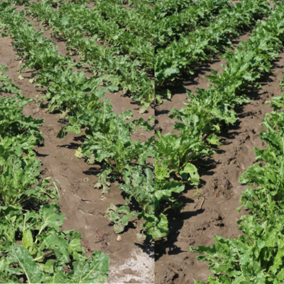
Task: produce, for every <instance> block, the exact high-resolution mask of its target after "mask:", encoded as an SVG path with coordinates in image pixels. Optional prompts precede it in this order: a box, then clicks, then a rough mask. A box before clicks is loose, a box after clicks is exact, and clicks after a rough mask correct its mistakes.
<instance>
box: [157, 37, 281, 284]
mask: <svg viewBox="0 0 284 284" xmlns="http://www.w3.org/2000/svg"><path fill="white" fill-rule="evenodd" d="M248 35H249V34H247V35H244V36H242V37H241V40H246V39H247V38H248ZM235 43H236V44H237V43H238V41H236V42H235ZM221 64H225V61H224V60H220V59H218V60H215V61H214V62H213V63H212V64H211V65H206V66H203V67H202V68H201V69H200V70H199V74H198V76H197V77H195V78H193V79H192V80H191V81H189V82H188V83H186V84H185V87H186V89H187V90H189V91H190V92H193V93H194V92H195V90H196V88H208V86H207V84H208V80H207V79H206V78H205V77H204V76H205V75H209V73H210V70H211V69H213V70H217V71H218V72H221V70H222V69H221ZM283 67H284V53H282V54H281V55H280V57H279V60H278V61H277V62H275V64H274V69H273V70H272V72H271V74H269V75H268V76H266V77H264V78H262V79H261V80H260V83H261V85H262V89H261V90H259V91H255V92H251V93H249V94H248V95H249V97H250V98H251V103H250V104H247V105H244V106H243V107H239V108H238V110H237V111H238V117H239V119H238V122H237V123H236V125H235V126H233V127H230V128H229V130H228V131H227V132H223V133H222V134H221V137H222V140H221V142H222V143H223V145H222V146H221V147H218V148H216V154H215V155H214V156H213V157H212V159H208V160H207V161H203V164H206V165H207V166H206V167H203V168H202V170H201V172H200V175H201V180H202V181H201V186H200V188H199V190H201V192H202V195H198V194H196V193H197V192H196V191H195V190H194V189H190V190H187V191H185V192H184V193H183V194H182V196H181V198H180V200H181V201H182V202H184V203H185V207H184V208H183V210H182V211H181V214H175V213H174V212H172V211H170V210H169V211H168V212H167V213H168V217H169V223H170V232H171V233H170V235H169V236H168V238H166V239H162V240H159V241H157V242H156V243H155V259H156V260H155V275H156V280H155V283H157V284H166V283H174V284H184V283H187V284H192V283H194V281H195V280H199V281H207V277H208V274H209V272H208V266H207V263H206V262H198V261H197V260H196V254H194V253H191V252H189V247H190V246H194V247H197V246H198V245H205V246H208V245H212V244H213V243H214V235H219V236H222V237H228V238H234V237H237V236H238V235H240V234H242V232H241V231H239V230H238V225H237V223H236V221H237V220H238V219H239V218H240V216H241V215H244V214H245V210H242V211H241V212H237V210H236V209H237V208H238V207H239V206H240V203H239V200H240V196H241V193H242V191H243V190H244V189H245V188H246V186H244V185H242V184H240V183H239V181H238V179H239V177H240V176H241V174H242V173H243V172H244V171H245V169H247V167H249V166H250V165H252V164H253V163H254V161H255V154H254V152H253V148H254V147H258V148H264V146H265V144H264V143H263V142H262V141H261V140H260V138H259V132H260V131H261V130H264V127H263V126H262V120H263V118H264V116H265V114H266V113H267V112H270V111H271V108H270V105H265V104H264V103H265V101H266V100H269V99H270V98H271V97H274V96H277V95H280V94H281V90H280V87H279V83H280V81H281V80H282V77H283V76H282V71H283ZM273 74H274V75H273ZM186 101H187V96H186V93H185V89H181V90H177V91H176V92H175V94H174V95H173V98H172V100H171V101H169V102H165V103H164V104H163V105H161V106H159V107H158V108H157V109H156V114H155V118H156V122H157V126H156V128H157V129H161V130H162V133H163V134H165V133H168V132H171V133H173V131H172V129H173V124H174V121H173V120H172V119H169V118H168V117H167V115H168V114H169V113H170V110H171V109H172V108H176V109H180V108H182V107H184V105H183V103H184V102H186ZM203 197H204V198H203Z"/></svg>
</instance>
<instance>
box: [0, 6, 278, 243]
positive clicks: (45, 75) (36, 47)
mask: <svg viewBox="0 0 284 284" xmlns="http://www.w3.org/2000/svg"><path fill="white" fill-rule="evenodd" d="M2 7H3V12H1V14H0V20H1V22H2V25H3V26H4V27H6V28H8V31H9V34H10V36H11V37H12V38H13V39H14V46H15V47H16V48H17V49H18V51H19V52H20V53H21V55H22V56H24V58H25V66H26V67H28V68H31V69H33V70H38V71H37V72H35V74H34V75H35V76H36V77H34V80H36V81H37V83H39V84H40V85H41V86H45V87H47V96H46V98H47V99H49V107H50V110H51V111H52V110H55V109H58V110H60V111H62V112H65V115H68V120H69V125H68V126H64V127H63V129H62V130H61V132H60V133H59V136H60V137H62V136H64V135H66V133H67V132H68V131H71V132H74V133H79V132H80V131H81V132H83V133H84V134H85V135H86V139H85V141H84V143H83V145H82V147H81V148H80V149H79V151H78V152H77V156H79V157H81V158H85V159H86V161H87V162H88V163H89V164H93V163H100V164H101V167H102V171H101V173H100V174H99V176H98V178H99V181H98V183H97V184H96V186H102V187H104V189H105V190H107V188H108V186H109V184H110V182H111V181H115V180H119V181H123V183H124V184H123V185H121V186H120V188H121V190H123V191H124V192H125V193H126V194H127V196H128V198H127V200H126V201H127V204H126V206H122V207H120V208H116V207H114V206H112V207H111V208H110V210H109V211H108V216H109V218H110V219H111V220H113V222H114V223H115V225H116V226H115V228H116V229H117V232H118V231H121V230H123V228H124V226H125V225H126V224H127V223H128V221H129V220H130V218H131V217H132V216H139V217H141V218H143V219H144V220H146V223H145V225H144V227H143V230H144V232H145V233H146V234H148V235H149V236H151V237H153V238H155V237H163V236H166V235H167V233H168V227H167V218H166V216H165V215H164V214H163V213H162V212H163V207H164V206H165V204H168V205H171V206H173V207H178V206H179V204H178V202H177V200H176V199H173V198H172V193H173V192H175V193H180V192H182V191H183V189H184V183H189V184H191V185H198V184H199V175H198V172H197V168H196V167H195V166H194V164H193V163H194V162H195V161H196V160H200V159H202V158H203V157H204V156H210V155H212V154H213V151H212V148H211V146H210V144H219V143H218V140H219V138H218V137H217V136H216V133H218V131H219V130H220V128H221V126H222V123H234V122H235V120H236V114H235V112H234V111H233V110H232V109H231V108H233V107H234V106H235V105H236V104H241V103H245V102H248V101H249V100H248V98H246V97H244V96H241V93H242V91H243V90H244V89H246V88H247V86H248V85H250V84H252V83H253V82H254V81H255V80H256V79H257V78H259V76H260V74H262V73H265V72H268V71H269V69H270V68H271V63H270V62H271V60H273V59H274V58H275V57H277V52H278V51H279V49H280V46H281V42H279V40H278V39H277V35H278V34H277V31H278V29H279V28H278V26H276V27H275V25H276V21H274V22H273V21H272V20H270V22H269V23H270V25H271V26H267V25H266V22H265V21H263V22H262V24H261V25H259V26H258V27H257V28H256V30H255V31H254V32H253V34H252V36H251V38H250V39H249V40H248V42H246V43H241V44H240V47H239V48H238V49H237V50H236V52H235V53H233V52H230V51H228V52H227V54H226V55H225V58H226V59H227V61H228V64H227V67H224V68H223V71H224V72H223V73H222V74H220V75H217V73H214V72H213V73H214V75H213V76H210V78H209V79H210V80H211V81H212V82H213V83H214V84H215V85H211V86H210V89H209V90H199V91H198V93H197V95H196V96H193V95H190V96H191V101H190V103H189V104H188V106H187V108H185V109H182V110H180V111H177V110H173V113H172V115H171V117H177V118H178V119H179V120H180V121H179V122H178V123H176V124H175V129H176V130H179V131H180V135H179V136H177V135H171V134H167V135H164V136H162V135H161V134H160V133H159V132H158V133H157V135H158V139H157V140H155V139H154V137H152V138H151V139H149V140H148V141H147V142H138V141H132V139H131V132H132V131H134V130H135V127H136V126H140V127H143V128H146V129H149V130H150V129H151V126H150V125H149V124H148V123H147V122H145V121H143V120H138V121H133V122H128V123H126V121H128V120H129V119H131V117H132V113H131V111H127V112H124V113H122V114H120V115H118V116H117V115H116V114H115V113H114V112H113V109H112V107H111V105H110V101H109V100H107V99H105V100H101V99H102V98H103V96H104V93H105V92H106V91H109V90H113V89H115V88H113V87H111V86H109V87H107V88H103V89H96V88H97V87H99V85H100V81H99V80H98V78H95V77H92V78H90V79H87V78H86V77H85V74H84V73H83V72H73V71H72V67H74V66H76V64H75V63H73V62H72V61H71V60H70V59H68V58H67V57H64V56H60V55H59V54H58V51H57V50H56V48H55V47H54V46H53V45H52V43H51V42H50V40H47V39H44V38H42V37H41V34H42V32H38V33H36V32H35V31H34V28H33V26H32V25H31V24H28V23H26V22H27V20H26V19H25V18H24V15H23V14H22V13H15V8H14V9H11V8H10V4H9V3H8V4H4V3H3V4H2ZM272 19H273V18H272ZM23 23H26V24H25V25H23ZM272 24H273V25H272ZM255 59H257V60H255ZM244 62H245V64H244ZM200 138H203V140H201V139H200ZM148 158H155V163H154V164H152V163H149V162H148ZM153 171H154V172H155V182H154V178H153ZM174 175H176V176H177V177H178V178H181V179H182V180H183V181H170V178H171V177H173V176H174ZM134 176H135V179H134V180H133V179H132V178H131V177H134ZM132 198H133V199H135V200H136V201H137V203H138V204H139V205H140V208H141V211H139V212H130V211H129V207H128V206H127V205H128V204H129V202H130V201H131V199H132Z"/></svg>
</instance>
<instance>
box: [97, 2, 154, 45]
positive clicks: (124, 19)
mask: <svg viewBox="0 0 284 284" xmlns="http://www.w3.org/2000/svg"><path fill="white" fill-rule="evenodd" d="M151 4H152V5H153V4H154V1H153V2H152V3H151ZM93 10H97V11H99V13H100V14H101V15H103V16H104V17H105V18H106V19H111V20H112V21H115V22H116V23H118V24H119V26H120V27H121V28H124V29H125V30H126V31H127V32H129V33H131V34H135V35H139V36H143V37H144V39H145V40H147V41H149V42H153V35H154V34H155V31H154V25H153V23H154V19H155V10H154V9H153V8H152V7H151V6H148V5H136V6H135V8H132V9H126V7H125V6H123V5H121V4H117V3H115V1H113V0H106V1H102V0H99V1H96V4H95V5H94V6H93Z"/></svg>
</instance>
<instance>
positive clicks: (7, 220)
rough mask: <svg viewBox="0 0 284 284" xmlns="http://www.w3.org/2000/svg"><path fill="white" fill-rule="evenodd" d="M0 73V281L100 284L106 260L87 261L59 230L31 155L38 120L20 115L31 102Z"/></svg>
mask: <svg viewBox="0 0 284 284" xmlns="http://www.w3.org/2000/svg"><path fill="white" fill-rule="evenodd" d="M0 70H1V71H0V95H1V97H0V123H1V130H0V141H1V142H0V152H1V157H0V223H1V226H0V253H1V257H0V267H1V268H0V281H1V282H3V283H21V279H22V280H23V281H27V282H28V283H104V281H105V280H106V279H107V275H108V267H109V263H108V256H107V255H106V254H104V253H102V252H100V251H95V252H94V253H93V254H92V257H91V258H87V257H86V256H85V251H84V248H83V247H82V246H81V234H80V233H79V232H74V231H73V230H70V231H60V230H59V228H60V227H61V226H62V225H63V221H64V215H62V213H61V212H60V207H59V205H58V194H59V192H58V191H57V190H56V188H57V187H56V183H54V188H53V187H52V186H51V183H50V179H49V178H46V179H42V178H41V176H40V165H41V162H40V161H39V160H37V159H36V155H35V153H34V151H33V150H32V149H33V148H34V147H35V146H36V145H40V144H42V143H43V135H42V133H41V132H40V131H39V126H40V125H42V124H43V120H38V119H34V118H32V117H31V116H29V117H27V116H24V115H23V114H22V111H23V108H24V107H25V106H26V105H27V104H29V103H30V102H32V101H33V100H32V99H25V98H24V97H23V95H22V94H21V91H20V90H19V88H18V87H17V86H15V85H14V84H13V83H12V81H11V79H10V78H9V77H8V76H6V75H4V73H3V71H5V72H6V71H8V69H7V68H5V67H4V66H3V65H0ZM50 199H52V200H53V202H52V203H50V202H49V200H50ZM67 271H68V272H67Z"/></svg>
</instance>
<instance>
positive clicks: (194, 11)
mask: <svg viewBox="0 0 284 284" xmlns="http://www.w3.org/2000/svg"><path fill="white" fill-rule="evenodd" d="M161 3H163V4H162V5H157V6H156V7H155V16H156V21H155V29H156V31H155V48H156V49H157V48H161V47H164V46H165V45H166V44H167V43H169V42H170V41H172V40H174V39H175V40H177V39H178V38H179V37H181V36H185V35H186V34H189V32H191V31H193V30H194V29H195V28H196V27H197V26H198V25H202V26H207V25H208V24H209V23H210V22H213V21H214V19H215V18H216V15H218V14H219V13H220V11H221V10H222V9H225V8H229V1H228V0H222V1H220V0H198V1H195V2H193V3H191V5H190V6H189V7H186V8H184V9H183V10H181V11H179V10H178V11H176V12H175V13H173V14H171V15H167V13H168V12H167V11H163V9H161V8H162V7H163V8H164V5H166V2H161Z"/></svg>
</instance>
